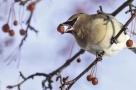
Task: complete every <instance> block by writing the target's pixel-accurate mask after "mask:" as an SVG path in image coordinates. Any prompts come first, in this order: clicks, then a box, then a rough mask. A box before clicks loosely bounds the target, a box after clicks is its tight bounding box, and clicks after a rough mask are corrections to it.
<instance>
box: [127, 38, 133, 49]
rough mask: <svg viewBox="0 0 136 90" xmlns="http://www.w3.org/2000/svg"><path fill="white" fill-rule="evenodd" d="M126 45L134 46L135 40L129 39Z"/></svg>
mask: <svg viewBox="0 0 136 90" xmlns="http://www.w3.org/2000/svg"><path fill="white" fill-rule="evenodd" d="M126 45H127V47H132V46H133V41H132V40H131V39H129V40H127V42H126Z"/></svg>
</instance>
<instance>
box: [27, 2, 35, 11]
mask: <svg viewBox="0 0 136 90" xmlns="http://www.w3.org/2000/svg"><path fill="white" fill-rule="evenodd" d="M27 9H28V10H29V11H31V12H33V11H34V9H35V3H34V2H32V3H30V4H29V5H28V6H27Z"/></svg>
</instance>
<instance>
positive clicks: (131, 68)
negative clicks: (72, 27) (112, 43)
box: [0, 0, 136, 90]
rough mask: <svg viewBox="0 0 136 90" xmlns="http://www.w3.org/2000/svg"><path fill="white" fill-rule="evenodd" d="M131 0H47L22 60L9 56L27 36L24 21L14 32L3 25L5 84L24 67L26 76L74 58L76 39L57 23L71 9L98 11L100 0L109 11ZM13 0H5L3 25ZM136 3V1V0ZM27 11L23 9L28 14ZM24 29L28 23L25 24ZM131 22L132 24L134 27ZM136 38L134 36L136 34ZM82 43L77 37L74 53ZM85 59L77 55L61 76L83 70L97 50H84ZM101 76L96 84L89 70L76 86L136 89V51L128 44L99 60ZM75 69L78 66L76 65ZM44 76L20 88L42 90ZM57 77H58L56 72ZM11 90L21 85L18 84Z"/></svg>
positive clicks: (0, 75) (1, 76)
mask: <svg viewBox="0 0 136 90" xmlns="http://www.w3.org/2000/svg"><path fill="white" fill-rule="evenodd" d="M125 1H126V0H114V1H113V0H42V1H40V2H39V3H38V4H37V6H36V9H35V12H34V16H33V19H32V24H31V25H32V26H34V27H35V28H36V29H37V30H38V31H39V33H38V34H35V32H33V31H31V30H29V32H28V37H27V39H26V41H25V42H24V45H23V46H22V49H21V58H20V65H19V68H17V64H18V61H15V62H14V61H13V62H12V63H11V64H10V65H7V64H8V62H4V60H5V59H6V58H7V57H8V56H9V55H10V54H11V53H12V52H13V50H15V48H16V47H17V46H18V44H19V43H20V40H21V38H22V36H20V35H19V29H20V26H18V27H14V26H13V29H14V30H15V31H16V33H15V36H14V37H12V38H11V37H9V35H8V34H6V33H3V32H2V30H0V51H1V52H0V90H7V89H6V86H7V85H14V84H17V83H18V81H21V80H22V79H21V78H20V79H19V71H21V72H22V73H23V74H24V75H25V76H28V75H31V74H33V73H36V72H44V73H50V72H52V71H53V70H55V69H56V68H58V67H59V66H61V65H62V64H63V63H64V62H65V61H66V60H67V59H68V58H70V50H71V47H72V44H73V42H75V39H74V38H73V36H72V35H70V34H64V35H61V34H60V33H59V32H57V30H56V28H57V26H58V25H59V24H60V23H62V22H64V21H66V20H67V19H68V18H69V17H70V16H71V15H73V14H75V13H79V12H84V13H87V14H94V13H96V11H97V10H98V9H99V6H100V5H101V6H102V7H103V11H104V12H107V13H110V12H112V11H114V10H115V9H116V8H117V7H119V6H120V5H121V4H122V3H123V2H125ZM11 3H12V0H4V1H3V0H0V27H2V25H3V24H5V23H6V22H7V18H8V11H9V8H10V5H11ZM134 4H135V5H136V1H134ZM18 6H19V5H18V4H15V10H16V18H17V19H19V12H20V14H21V15H22V12H23V8H21V9H19V7H18ZM126 10H127V9H125V10H123V11H122V12H121V13H120V14H119V15H117V16H116V18H117V19H118V20H119V21H120V22H122V23H123V24H124V23H125V22H126V21H127V20H128V18H129V17H130V15H126V14H124V12H125V11H126ZM28 15H29V13H28V12H26V10H25V13H24V16H23V19H22V20H24V21H25V20H26V19H27V16H28ZM23 28H24V29H25V25H23ZM130 28H131V27H130ZM134 38H135V37H134ZM9 39H11V40H13V42H11V43H10V44H5V43H6V42H5V41H6V40H9ZM79 49H80V48H79V46H78V45H77V44H76V43H75V44H74V49H73V52H72V55H74V54H75V53H76V52H78V51H79ZM81 59H82V61H81V63H77V62H76V60H75V61H74V62H73V63H72V64H71V65H70V66H69V67H67V68H66V69H65V70H64V71H63V73H62V76H69V80H71V79H73V78H75V77H76V76H77V75H78V74H80V73H81V72H82V71H83V70H84V69H85V68H86V67H87V66H88V65H89V64H90V63H91V62H92V61H93V60H94V59H95V56H93V55H91V54H90V53H88V52H85V53H84V54H83V55H81ZM97 66H98V68H97V78H98V80H99V83H98V85H95V86H94V85H92V84H91V83H90V82H88V81H87V80H86V76H87V75H88V74H90V72H88V73H87V74H85V75H84V76H83V77H82V78H80V79H79V80H78V81H77V82H76V83H75V84H74V85H73V87H72V88H71V90H136V77H135V76H136V69H135V68H136V55H135V54H134V53H133V52H131V51H129V50H127V49H125V50H122V51H121V52H119V53H118V54H117V55H115V56H113V57H111V58H105V59H103V61H102V62H100V63H98V65H97ZM73 70H74V71H73ZM43 79H44V78H43V77H35V78H34V79H33V80H31V79H30V80H28V81H26V82H25V83H24V84H23V85H22V86H21V90H42V86H41V81H42V80H43ZM54 79H55V77H54ZM59 86H60V83H59V82H54V83H53V90H59ZM12 90H17V88H14V89H12Z"/></svg>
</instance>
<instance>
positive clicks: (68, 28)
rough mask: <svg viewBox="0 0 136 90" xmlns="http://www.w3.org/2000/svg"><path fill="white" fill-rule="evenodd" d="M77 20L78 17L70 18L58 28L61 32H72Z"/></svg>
mask: <svg viewBox="0 0 136 90" xmlns="http://www.w3.org/2000/svg"><path fill="white" fill-rule="evenodd" d="M76 21H77V18H74V19H73V20H69V21H66V22H64V23H62V24H60V25H59V26H58V28H57V30H58V31H59V32H60V33H62V34H63V33H71V32H72V31H73V30H74V28H73V27H74V25H75V23H76Z"/></svg>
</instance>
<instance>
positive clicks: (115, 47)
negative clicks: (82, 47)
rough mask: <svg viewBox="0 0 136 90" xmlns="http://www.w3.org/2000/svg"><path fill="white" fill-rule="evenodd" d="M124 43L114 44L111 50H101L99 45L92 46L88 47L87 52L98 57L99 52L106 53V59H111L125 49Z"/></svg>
mask: <svg viewBox="0 0 136 90" xmlns="http://www.w3.org/2000/svg"><path fill="white" fill-rule="evenodd" d="M124 45H125V44H124V43H117V44H112V45H111V46H110V47H109V48H101V46H99V45H91V46H90V47H87V48H86V50H87V51H88V52H90V53H92V54H93V55H96V54H97V52H101V51H104V52H105V54H104V57H111V56H113V55H115V54H117V53H118V52H119V51H120V50H122V49H123V48H124Z"/></svg>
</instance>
